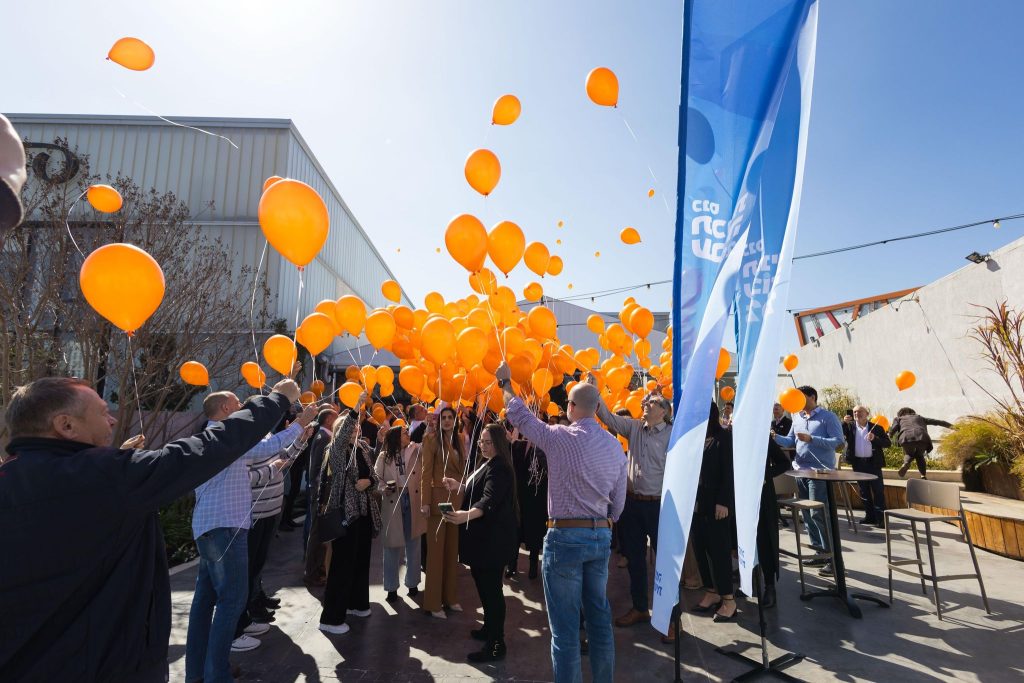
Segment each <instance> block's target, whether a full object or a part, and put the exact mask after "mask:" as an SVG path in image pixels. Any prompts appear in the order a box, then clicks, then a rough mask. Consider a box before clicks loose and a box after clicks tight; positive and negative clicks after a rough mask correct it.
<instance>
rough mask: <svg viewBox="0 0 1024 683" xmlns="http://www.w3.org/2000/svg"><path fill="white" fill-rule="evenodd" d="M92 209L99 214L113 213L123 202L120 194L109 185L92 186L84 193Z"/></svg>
mask: <svg viewBox="0 0 1024 683" xmlns="http://www.w3.org/2000/svg"><path fill="white" fill-rule="evenodd" d="M85 198H86V199H88V200H89V204H90V205H91V206H92V208H94V209H96V210H97V211H99V212H100V213H114V212H115V211H118V210H119V209H120V208H121V205H122V204H123V203H124V200H123V199H121V193H120V192H118V191H117V190H115V189H114V188H112V187H111V186H110V185H93V186H91V187H90V188H89V189H88V190H87V191H86V193H85Z"/></svg>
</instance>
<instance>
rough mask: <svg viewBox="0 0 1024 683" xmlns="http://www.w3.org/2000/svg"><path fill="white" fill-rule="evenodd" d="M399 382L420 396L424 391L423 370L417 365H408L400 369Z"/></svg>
mask: <svg viewBox="0 0 1024 683" xmlns="http://www.w3.org/2000/svg"><path fill="white" fill-rule="evenodd" d="M398 383H399V384H401V385H402V388H403V389H405V390H406V391H407V392H409V393H410V394H411V395H413V396H419V395H420V394H421V393H422V392H423V384H424V377H423V371H422V370H420V369H419V368H418V367H416V366H415V365H407V366H405V367H404V368H402V369H401V370H400V371H399V373H398Z"/></svg>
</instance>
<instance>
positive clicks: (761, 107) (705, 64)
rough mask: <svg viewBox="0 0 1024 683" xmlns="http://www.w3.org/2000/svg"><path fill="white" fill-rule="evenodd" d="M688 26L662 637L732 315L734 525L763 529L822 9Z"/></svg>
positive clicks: (690, 5) (783, 9)
mask: <svg viewBox="0 0 1024 683" xmlns="http://www.w3.org/2000/svg"><path fill="white" fill-rule="evenodd" d="M683 23H684V25H683V68H682V98H681V100H680V101H681V104H680V125H679V148H680V169H679V185H678V188H677V197H678V203H677V210H676V243H675V249H676V256H675V271H674V282H673V302H674V304H675V305H674V308H673V378H674V384H675V387H676V396H675V399H676V419H675V423H674V424H673V428H672V437H671V440H670V442H669V443H670V445H669V454H668V460H667V462H666V467H665V481H664V488H663V495H662V504H661V520H660V526H659V530H658V554H657V564H656V567H655V579H654V612H653V615H652V618H653V619H652V620H653V624H654V626H655V627H656V628H657V629H658V630H660V631H661V632H662V633H667V631H668V625H669V621H670V619H671V613H672V609H673V607H674V606H675V605H676V603H677V602H678V601H679V577H680V573H681V570H682V563H683V555H684V553H685V550H686V544H687V542H688V540H689V536H690V521H691V519H692V517H693V515H694V512H695V510H694V505H695V501H696V493H697V485H698V481H699V478H700V466H701V459H702V455H703V450H704V444H705V438H706V432H707V421H708V414H709V409H710V402H711V400H712V398H713V389H714V382H715V368H716V366H717V363H718V355H719V350H720V349H721V347H722V345H723V341H724V340H725V335H726V333H727V332H728V331H729V324H728V322H729V315H730V313H731V312H735V313H736V315H737V316H738V321H737V322H738V325H737V328H736V329H737V330H738V333H739V339H738V340H737V350H738V359H737V360H738V365H739V378H740V381H739V386H738V393H737V396H738V401H737V410H736V414H735V424H736V425H737V427H735V428H734V429H736V430H737V432H736V442H735V443H734V452H735V453H736V454H737V456H736V461H735V468H734V469H735V471H736V472H737V477H736V492H737V496H736V500H737V507H739V502H740V501H741V500H743V497H747V500H744V506H743V510H742V514H743V515H744V517H743V521H742V522H741V520H740V516H739V515H740V512H741V511H740V510H739V509H738V510H736V511H735V512H734V511H732V510H730V514H737V527H738V529H739V528H741V527H742V528H743V530H744V533H746V532H747V531H749V525H750V521H751V514H752V520H753V527H752V528H754V529H756V526H757V509H758V501H759V500H760V484H761V481H762V478H763V474H764V466H765V454H766V449H767V439H768V430H767V428H768V424H769V422H770V419H771V406H772V397H771V396H772V391H773V389H774V385H775V375H776V372H775V366H776V365H777V363H778V338H779V336H780V334H781V327H780V323H781V321H782V320H783V315H784V310H783V309H784V308H785V303H786V301H785V299H786V293H787V290H788V280H789V261H790V260H791V258H792V248H793V242H794V239H795V235H796V208H797V207H798V205H799V192H800V181H801V178H802V171H803V157H804V146H805V139H806V133H807V120H808V117H809V113H810V95H811V83H812V80H813V68H814V49H815V39H816V36H817V2H816V0H730V1H728V2H722V1H720V0H689V1H688V2H687V3H686V7H685V10H684V19H683ZM772 356H773V357H772ZM769 360H770V361H771V362H770V363H769ZM747 385H749V386H747ZM744 406H745V409H744ZM758 411H763V416H760V417H759V415H760V413H759V412H758ZM747 419H749V420H750V422H749V425H747V424H744V423H743V420H747ZM755 428H758V429H755ZM739 430H742V436H741V434H740V431H739ZM744 448H745V449H746V450H745V451H744V450H741V449H744ZM747 475H749V476H747ZM755 476H756V479H757V490H756V491H753V489H752V488H751V486H752V482H753V478H754V477H755ZM696 512H697V513H698V514H703V513H708V514H714V511H696ZM740 552H741V558H742V559H746V561H747V569H746V573H745V579H746V580H745V581H744V585H747V584H748V583H749V578H750V568H751V567H752V566H753V564H754V563H755V562H756V560H755V556H756V553H755V552H754V550H753V546H752V545H749V544H747V545H745V544H744V541H743V540H741V541H740ZM741 566H742V565H741Z"/></svg>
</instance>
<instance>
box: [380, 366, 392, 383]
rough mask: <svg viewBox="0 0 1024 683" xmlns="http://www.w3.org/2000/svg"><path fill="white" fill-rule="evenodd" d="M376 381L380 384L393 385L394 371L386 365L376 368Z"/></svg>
mask: <svg viewBox="0 0 1024 683" xmlns="http://www.w3.org/2000/svg"><path fill="white" fill-rule="evenodd" d="M377 381H378V382H380V383H381V384H394V383H395V371H394V370H392V369H391V368H390V367H388V366H387V365H382V366H380V367H379V368H377Z"/></svg>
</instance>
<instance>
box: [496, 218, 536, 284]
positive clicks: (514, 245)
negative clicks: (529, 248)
mask: <svg viewBox="0 0 1024 683" xmlns="http://www.w3.org/2000/svg"><path fill="white" fill-rule="evenodd" d="M525 249H526V237H525V236H523V231H522V228H520V227H519V226H518V225H516V224H515V223H513V222H512V221H502V222H500V223H498V224H497V225H495V226H494V227H493V228H491V232H490V234H488V235H487V254H488V255H489V256H490V257H491V260H492V261H494V265H496V266H498V270H500V271H501V272H502V273H504V274H505V277H508V274H509V273H510V272H512V269H513V268H515V267H516V265H518V264H519V261H521V260H522V258H523V251H525Z"/></svg>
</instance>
